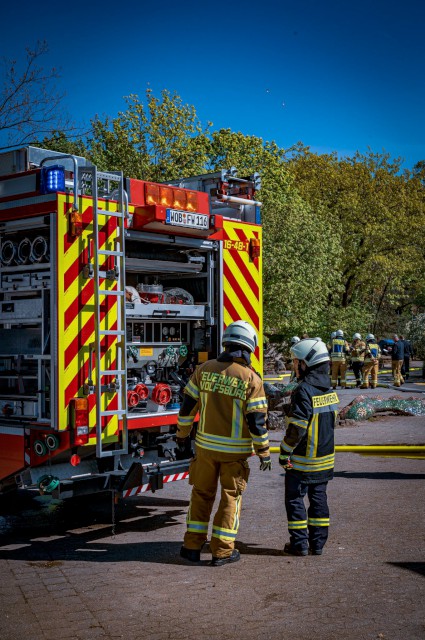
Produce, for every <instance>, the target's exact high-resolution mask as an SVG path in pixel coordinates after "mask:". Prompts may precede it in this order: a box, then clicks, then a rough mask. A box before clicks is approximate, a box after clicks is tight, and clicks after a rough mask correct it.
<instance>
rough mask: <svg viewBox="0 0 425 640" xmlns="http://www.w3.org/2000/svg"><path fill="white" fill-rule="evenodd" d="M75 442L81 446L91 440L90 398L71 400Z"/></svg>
mask: <svg viewBox="0 0 425 640" xmlns="http://www.w3.org/2000/svg"><path fill="white" fill-rule="evenodd" d="M71 408H72V413H73V415H72V424H73V427H74V444H75V445H77V446H81V445H84V444H87V443H88V441H89V401H88V398H73V399H72V400H71Z"/></svg>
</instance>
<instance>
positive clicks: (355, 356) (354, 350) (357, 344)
mask: <svg viewBox="0 0 425 640" xmlns="http://www.w3.org/2000/svg"><path fill="white" fill-rule="evenodd" d="M365 350H366V344H365V343H364V342H363V340H362V337H361V335H360V333H355V334H354V335H353V342H352V343H351V346H350V360H351V366H352V369H353V373H354V377H355V378H356V387H360V385H361V383H362V367H363V364H364V354H365Z"/></svg>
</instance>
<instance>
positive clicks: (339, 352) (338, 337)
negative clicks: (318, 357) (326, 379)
mask: <svg viewBox="0 0 425 640" xmlns="http://www.w3.org/2000/svg"><path fill="white" fill-rule="evenodd" d="M329 351H330V354H331V384H332V387H333V388H334V389H336V386H337V384H338V378H341V388H342V389H345V387H346V386H347V381H346V378H345V376H346V372H347V357H348V355H349V353H350V347H349V345H348V342H347V341H346V340H345V339H344V332H343V331H342V330H341V329H338V331H336V332H335V338H331V342H330V345H329Z"/></svg>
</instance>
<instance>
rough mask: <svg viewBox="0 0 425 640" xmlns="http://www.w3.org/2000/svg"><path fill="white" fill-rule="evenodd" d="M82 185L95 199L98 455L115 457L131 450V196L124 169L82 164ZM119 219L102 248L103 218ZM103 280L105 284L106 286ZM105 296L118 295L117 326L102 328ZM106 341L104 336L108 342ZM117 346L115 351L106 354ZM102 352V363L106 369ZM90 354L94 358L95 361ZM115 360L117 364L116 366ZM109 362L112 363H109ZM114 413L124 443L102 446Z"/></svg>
mask: <svg viewBox="0 0 425 640" xmlns="http://www.w3.org/2000/svg"><path fill="white" fill-rule="evenodd" d="M78 173H79V175H78V178H79V186H80V188H81V187H83V188H82V189H81V191H82V192H84V191H86V190H87V188H88V190H89V191H90V192H91V197H92V201H93V256H90V255H89V269H91V266H93V269H92V272H91V273H89V274H88V275H89V276H90V277H93V278H94V303H95V311H94V313H95V341H94V343H93V345H92V350H93V351H94V354H95V363H96V384H95V385H94V393H95V395H96V455H97V457H99V458H104V457H106V456H114V455H119V454H122V453H128V425H127V410H126V406H127V370H126V362H127V359H126V342H125V247H124V239H125V233H124V231H125V228H124V223H125V218H126V205H127V198H126V195H127V194H126V192H125V191H124V179H123V174H122V172H119V171H117V172H115V171H114V172H103V171H102V172H101V171H98V170H97V168H96V167H95V166H89V167H79V171H78ZM99 183H100V184H104V185H105V189H104V193H103V192H102V193H101V194H100V196H105V197H109V198H113V199H114V200H117V203H118V204H117V210H116V211H108V210H106V209H100V208H99V197H100V196H99ZM111 185H114V187H116V188H114V191H113V192H112V193H111ZM100 216H103V217H105V218H116V221H117V228H116V238H115V247H114V249H113V250H110V249H108V248H106V245H107V243H105V247H104V248H101V247H102V246H103V245H102V242H101V238H100V233H101V229H100V225H99V217H100ZM108 258H112V261H113V264H114V266H113V268H112V269H111V268H108V269H107V270H105V269H104V268H102V263H104V262H105V261H106V260H107V259H108ZM108 280H109V281H115V282H116V287H115V288H114V289H108V288H106V287H105V284H104V283H105V281H108ZM102 281H103V285H102ZM107 296H114V298H115V299H116V304H117V306H118V310H117V327H116V329H113V330H111V329H101V303H102V302H104V301H105V300H106V297H107ZM108 336H113V337H114V338H115V339H116V340H114V341H113V346H112V347H108V348H107V349H106V351H105V350H104V351H103V353H102V344H101V343H102V340H103V341H105V340H104V339H105V337H106V338H107V337H108ZM107 342H108V341H107V340H106V343H107ZM115 348H116V354H113V353H109V354H108V353H107V351H108V350H109V351H113V349H115ZM114 355H115V357H114ZM102 356H103V368H102ZM91 357H92V356H90V362H91ZM112 363H114V364H113V366H112ZM108 366H109V368H108ZM104 376H108V379H109V380H110V377H114V382H109V383H108V384H101V382H102V378H103V377H104ZM89 386H91V387H93V381H92V380H90V381H89ZM105 394H108V395H109V394H110V395H112V394H117V398H118V408H117V409H113V410H107V409H105V408H103V404H105V405H106V400H105ZM110 416H117V417H118V421H121V423H122V431H121V446H120V447H118V448H115V449H107V448H106V447H105V445H104V440H105V436H104V433H103V429H102V422H103V418H106V422H108V419H109V417H110Z"/></svg>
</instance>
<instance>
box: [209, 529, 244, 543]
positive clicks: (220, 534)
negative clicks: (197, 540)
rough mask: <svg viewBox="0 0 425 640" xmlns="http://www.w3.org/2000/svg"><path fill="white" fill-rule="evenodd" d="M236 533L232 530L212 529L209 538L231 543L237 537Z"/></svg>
mask: <svg viewBox="0 0 425 640" xmlns="http://www.w3.org/2000/svg"><path fill="white" fill-rule="evenodd" d="M237 533H238V532H237V531H235V530H234V529H223V528H221V527H213V530H212V534H211V537H212V538H218V539H219V540H224V542H232V541H233V540H234V539H235V538H236V535H237Z"/></svg>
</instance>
